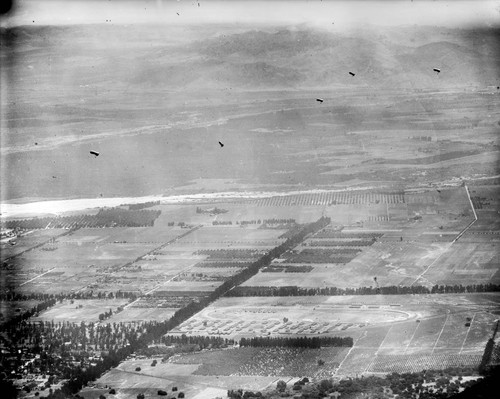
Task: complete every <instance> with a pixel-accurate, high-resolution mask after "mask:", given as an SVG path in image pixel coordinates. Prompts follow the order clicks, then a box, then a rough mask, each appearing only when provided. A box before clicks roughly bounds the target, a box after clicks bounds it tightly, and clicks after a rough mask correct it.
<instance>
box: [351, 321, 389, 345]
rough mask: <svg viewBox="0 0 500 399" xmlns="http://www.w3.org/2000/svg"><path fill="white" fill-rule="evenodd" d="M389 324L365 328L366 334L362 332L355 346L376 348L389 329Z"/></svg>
mask: <svg viewBox="0 0 500 399" xmlns="http://www.w3.org/2000/svg"><path fill="white" fill-rule="evenodd" d="M389 328H390V327H389V326H383V327H375V328H370V329H367V330H366V334H363V335H362V336H361V337H360V338H359V339H358V340H357V341H356V346H360V347H369V348H378V347H379V346H380V344H381V343H382V342H383V341H384V338H385V336H386V335H387V332H388V331H389Z"/></svg>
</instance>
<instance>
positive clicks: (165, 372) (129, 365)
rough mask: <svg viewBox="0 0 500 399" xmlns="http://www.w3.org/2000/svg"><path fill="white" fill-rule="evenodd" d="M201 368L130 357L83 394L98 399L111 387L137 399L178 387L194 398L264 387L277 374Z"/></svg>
mask: <svg viewBox="0 0 500 399" xmlns="http://www.w3.org/2000/svg"><path fill="white" fill-rule="evenodd" d="M158 360H159V359H158ZM137 367H140V371H136V368H137ZM199 367H200V364H176V363H171V362H167V363H163V362H160V361H158V364H157V365H156V366H154V367H153V366H151V359H137V360H127V361H125V362H123V363H121V364H120V365H119V366H118V367H117V368H115V369H112V370H111V371H109V372H108V373H106V374H105V375H104V376H102V377H101V378H99V379H98V380H97V381H96V382H95V384H93V386H91V387H87V388H84V389H83V390H82V391H81V392H80V395H82V396H83V397H84V398H88V399H91V398H92V399H97V398H99V395H101V394H104V395H107V394H108V392H109V388H110V387H112V388H115V389H116V392H117V394H118V395H119V397H120V398H124V399H136V398H137V395H138V394H139V393H144V395H145V396H146V397H152V396H154V397H156V396H157V391H158V390H159V389H161V390H164V391H167V392H168V393H169V395H171V394H172V393H173V391H172V389H173V388H174V387H177V391H176V393H178V392H184V393H185V396H186V398H193V397H195V395H197V394H200V395H203V394H204V393H205V394H208V393H214V392H216V393H218V394H219V395H224V394H225V393H226V392H227V390H228V389H239V388H243V389H251V390H262V389H264V388H265V387H267V386H268V385H269V384H271V383H272V382H275V381H276V380H277V378H276V377H263V376H237V375H234V376H227V375H217V377H215V376H213V375H198V374H196V371H197V370H198V368H199ZM106 387H107V388H106ZM176 396H177V395H176ZM216 396H217V395H216ZM208 397H211V396H208ZM201 398H204V396H200V399H201Z"/></svg>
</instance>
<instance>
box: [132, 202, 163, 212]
mask: <svg viewBox="0 0 500 399" xmlns="http://www.w3.org/2000/svg"><path fill="white" fill-rule="evenodd" d="M156 205H160V200H158V201H149V202H142V203H140V204H129V205H128V209H129V211H138V210H139V209H145V208H151V207H152V206H156Z"/></svg>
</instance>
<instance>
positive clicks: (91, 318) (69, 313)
mask: <svg viewBox="0 0 500 399" xmlns="http://www.w3.org/2000/svg"><path fill="white" fill-rule="evenodd" d="M126 303H127V300H124V299H89V300H74V301H68V300H66V301H64V302H62V303H58V304H57V305H55V306H53V307H52V308H50V309H48V310H47V311H45V312H43V313H42V314H40V316H38V317H33V318H32V320H33V321H54V322H56V323H57V322H60V321H68V322H70V323H81V322H84V323H92V322H94V323H96V322H98V321H99V314H100V313H104V312H107V311H109V310H110V309H111V310H112V311H113V312H115V311H116V308H117V307H120V306H124V305H125V304H126Z"/></svg>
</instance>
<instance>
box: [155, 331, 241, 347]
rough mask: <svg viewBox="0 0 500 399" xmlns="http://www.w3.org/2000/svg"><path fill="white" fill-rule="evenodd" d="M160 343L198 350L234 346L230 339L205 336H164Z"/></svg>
mask: <svg viewBox="0 0 500 399" xmlns="http://www.w3.org/2000/svg"><path fill="white" fill-rule="evenodd" d="M160 342H161V343H162V344H165V345H198V346H199V347H200V349H206V348H225V347H228V346H230V345H234V344H235V341H234V340H232V339H227V338H222V337H212V336H205V335H190V336H187V335H186V334H182V335H164V336H162V337H161V339H160Z"/></svg>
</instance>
